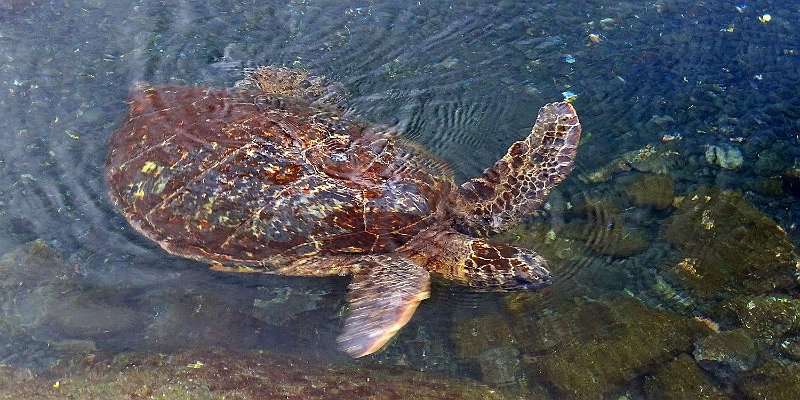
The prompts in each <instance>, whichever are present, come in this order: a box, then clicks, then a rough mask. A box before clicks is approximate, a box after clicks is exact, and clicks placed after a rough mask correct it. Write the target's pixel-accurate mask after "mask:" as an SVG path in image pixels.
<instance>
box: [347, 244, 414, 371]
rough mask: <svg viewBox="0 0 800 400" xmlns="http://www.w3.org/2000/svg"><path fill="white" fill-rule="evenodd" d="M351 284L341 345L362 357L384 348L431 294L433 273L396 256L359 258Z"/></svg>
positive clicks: (348, 352)
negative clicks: (347, 312) (431, 275)
mask: <svg viewBox="0 0 800 400" xmlns="http://www.w3.org/2000/svg"><path fill="white" fill-rule="evenodd" d="M357 263H358V264H359V265H358V266H357V268H355V273H354V274H353V280H352V281H351V282H350V285H349V286H348V289H349V293H348V296H347V300H348V303H349V308H350V310H349V312H350V314H349V315H348V317H347V319H346V320H345V323H344V332H342V334H341V335H339V337H338V338H337V341H338V342H339V347H340V348H341V349H342V350H343V351H345V352H346V353H347V354H349V355H350V356H352V357H362V356H365V355H367V354H371V353H374V352H375V351H378V350H379V349H380V348H381V347H383V346H384V345H385V344H386V343H387V342H388V341H389V340H390V339H391V338H392V337H394V335H395V333H397V331H398V330H400V328H402V327H403V326H404V325H405V324H406V323H408V321H409V320H410V319H411V316H413V315H414V311H415V310H416V309H417V306H418V305H419V302H420V301H422V300H425V299H427V298H428V297H429V296H430V289H429V288H430V275H429V274H428V271H426V270H425V269H424V268H422V267H421V266H419V265H417V264H415V263H414V262H413V261H411V260H408V259H406V258H403V257H400V256H397V255H391V254H389V255H375V256H365V257H361V258H359V259H358V261H357Z"/></svg>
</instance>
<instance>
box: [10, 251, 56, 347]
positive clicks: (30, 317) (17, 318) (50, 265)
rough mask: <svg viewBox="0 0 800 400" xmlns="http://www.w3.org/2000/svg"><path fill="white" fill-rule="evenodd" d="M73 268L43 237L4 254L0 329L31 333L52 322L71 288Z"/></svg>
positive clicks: (15, 333)
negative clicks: (56, 310)
mask: <svg viewBox="0 0 800 400" xmlns="http://www.w3.org/2000/svg"><path fill="white" fill-rule="evenodd" d="M70 274H72V268H71V267H70V266H69V265H68V264H67V263H66V262H64V260H63V259H62V258H61V255H60V254H59V253H58V251H56V250H55V249H53V248H52V247H50V246H49V245H48V244H47V243H46V242H44V241H43V240H36V241H33V242H30V243H28V244H25V245H22V246H19V247H17V248H16V249H14V250H13V251H11V252H9V253H6V254H5V255H3V256H2V258H0V291H1V292H0V293H2V296H0V300H2V304H0V306H2V307H0V309H1V310H2V311H1V312H0V332H1V333H2V334H3V336H6V337H12V336H17V335H21V334H30V333H31V332H33V331H34V330H36V329H38V328H39V327H41V326H43V325H44V324H46V323H48V322H50V318H51V316H52V314H53V313H54V310H55V309H56V308H57V307H58V306H59V305H60V303H61V302H62V301H63V297H64V295H63V293H64V292H66V291H68V290H69V288H68V285H67V283H68V277H69V276H70Z"/></svg>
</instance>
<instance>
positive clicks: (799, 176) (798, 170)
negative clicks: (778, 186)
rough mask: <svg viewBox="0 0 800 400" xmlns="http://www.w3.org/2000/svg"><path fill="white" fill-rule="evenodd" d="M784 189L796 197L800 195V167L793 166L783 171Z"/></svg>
mask: <svg viewBox="0 0 800 400" xmlns="http://www.w3.org/2000/svg"><path fill="white" fill-rule="evenodd" d="M782 178H783V189H784V190H785V191H786V192H787V193H789V194H791V195H792V196H794V197H800V167H797V166H795V167H793V168H790V169H788V170H786V172H784V173H783V177H782Z"/></svg>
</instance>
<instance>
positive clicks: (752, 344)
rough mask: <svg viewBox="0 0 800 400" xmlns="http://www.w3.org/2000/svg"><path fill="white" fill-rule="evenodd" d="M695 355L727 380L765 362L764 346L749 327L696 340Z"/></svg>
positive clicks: (715, 373)
mask: <svg viewBox="0 0 800 400" xmlns="http://www.w3.org/2000/svg"><path fill="white" fill-rule="evenodd" d="M692 355H693V356H694V358H695V360H697V363H698V364H700V366H702V367H703V369H705V370H706V371H709V372H711V373H712V374H714V375H715V376H717V377H719V378H720V379H722V380H725V381H728V380H731V379H735V378H736V377H737V376H739V375H740V374H742V373H743V372H746V371H749V370H751V369H753V368H755V367H757V366H758V365H759V364H760V363H761V362H762V360H761V358H762V354H761V349H759V346H758V343H756V341H755V340H754V339H753V337H752V336H750V333H748V331H747V330H746V329H734V330H730V331H723V332H719V333H715V334H713V335H709V336H706V337H705V338H703V339H700V340H699V341H697V342H696V343H695V344H694V351H693V352H692Z"/></svg>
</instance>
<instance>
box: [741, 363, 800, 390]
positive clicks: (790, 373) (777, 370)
mask: <svg viewBox="0 0 800 400" xmlns="http://www.w3.org/2000/svg"><path fill="white" fill-rule="evenodd" d="M736 387H737V389H739V391H740V392H741V393H742V395H743V397H744V398H745V399H752V400H756V399H795V398H797V394H798V393H800V364H797V363H792V362H787V361H785V360H781V359H772V360H770V361H769V362H767V363H766V364H764V366H762V367H760V368H758V369H756V370H755V371H753V373H752V374H750V375H749V377H748V379H743V380H741V381H739V382H737V384H736Z"/></svg>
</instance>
